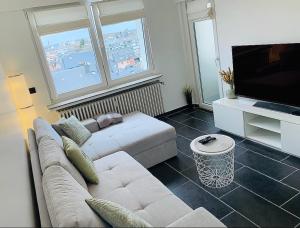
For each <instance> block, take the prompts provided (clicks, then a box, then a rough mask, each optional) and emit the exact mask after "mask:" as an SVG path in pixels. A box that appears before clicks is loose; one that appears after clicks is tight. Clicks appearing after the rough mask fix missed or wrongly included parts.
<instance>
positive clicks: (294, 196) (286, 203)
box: [280, 192, 300, 207]
mask: <svg viewBox="0 0 300 228" xmlns="http://www.w3.org/2000/svg"><path fill="white" fill-rule="evenodd" d="M299 194H300V192H298V193H297V194H296V195H294V196H293V197H292V198H290V199H289V200H287V201H286V202H284V203H283V204H281V205H280V207H283V206H284V205H285V204H287V203H288V202H290V201H292V200H293V199H295V198H296V197H297V196H299Z"/></svg>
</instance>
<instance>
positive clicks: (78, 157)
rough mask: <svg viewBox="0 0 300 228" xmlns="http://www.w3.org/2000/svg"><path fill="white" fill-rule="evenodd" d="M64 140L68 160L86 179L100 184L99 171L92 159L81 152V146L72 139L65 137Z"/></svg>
mask: <svg viewBox="0 0 300 228" xmlns="http://www.w3.org/2000/svg"><path fill="white" fill-rule="evenodd" d="M62 140H63V144H64V150H65V153H66V155H67V157H68V159H69V160H70V161H71V162H72V163H73V165H74V166H75V167H76V168H77V169H78V171H79V172H80V173H81V175H82V176H83V177H84V179H86V181H88V182H90V183H91V184H98V183H99V178H98V175H97V171H96V168H95V166H94V163H93V162H92V161H91V160H90V158H89V157H88V156H87V155H86V154H85V153H84V152H83V151H81V149H80V148H79V146H78V145H77V144H76V143H75V142H74V141H73V140H72V139H69V138H67V137H65V136H63V137H62Z"/></svg>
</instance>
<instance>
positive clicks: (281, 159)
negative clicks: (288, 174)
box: [280, 155, 291, 162]
mask: <svg viewBox="0 0 300 228" xmlns="http://www.w3.org/2000/svg"><path fill="white" fill-rule="evenodd" d="M289 157H291V155H288V156H286V157H285V158H283V159H281V160H280V161H281V162H283V161H285V160H287V159H288V158H289Z"/></svg>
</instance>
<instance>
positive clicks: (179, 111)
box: [163, 108, 197, 117]
mask: <svg viewBox="0 0 300 228" xmlns="http://www.w3.org/2000/svg"><path fill="white" fill-rule="evenodd" d="M188 109H189V108H185V109H182V110H178V111H177V112H174V113H171V114H167V115H166V116H165V117H167V116H173V115H176V114H178V113H181V112H183V111H185V110H188ZM196 111H197V110H195V111H192V112H189V113H193V112H196ZM182 114H184V115H188V114H185V113H182ZM163 116H164V115H163Z"/></svg>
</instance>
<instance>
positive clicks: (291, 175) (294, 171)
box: [279, 169, 299, 183]
mask: <svg viewBox="0 0 300 228" xmlns="http://www.w3.org/2000/svg"><path fill="white" fill-rule="evenodd" d="M298 171H299V170H298V169H297V170H295V171H294V172H292V173H290V174H289V175H287V176H286V177H284V178H282V179H281V180H280V181H279V182H281V183H282V181H284V180H285V179H286V178H288V177H290V176H292V175H293V174H294V173H297V172H298Z"/></svg>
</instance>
